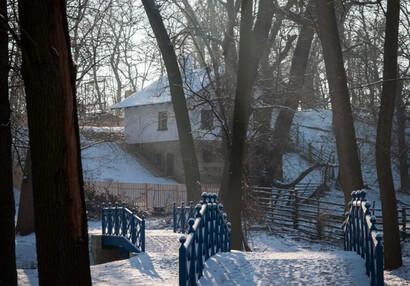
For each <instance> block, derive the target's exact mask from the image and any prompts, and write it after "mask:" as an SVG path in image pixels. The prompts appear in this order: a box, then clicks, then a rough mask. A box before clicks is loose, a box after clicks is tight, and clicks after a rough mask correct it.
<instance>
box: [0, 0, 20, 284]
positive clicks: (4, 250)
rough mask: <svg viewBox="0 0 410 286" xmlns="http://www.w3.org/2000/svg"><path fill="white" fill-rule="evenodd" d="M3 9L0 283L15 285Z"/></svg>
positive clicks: (1, 5)
mask: <svg viewBox="0 0 410 286" xmlns="http://www.w3.org/2000/svg"><path fill="white" fill-rule="evenodd" d="M6 11H7V1H6V0H1V2H0V14H1V15H2V17H4V18H3V19H1V20H0V186H1V187H0V225H1V228H2V229H1V231H0V253H1V255H0V285H17V272H16V256H15V236H14V215H15V205H14V194H13V171H12V156H11V154H12V153H11V122H10V103H9V92H8V90H9V87H8V74H9V59H8V44H9V43H8V34H7V13H6Z"/></svg>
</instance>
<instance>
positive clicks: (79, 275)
mask: <svg viewBox="0 0 410 286" xmlns="http://www.w3.org/2000/svg"><path fill="white" fill-rule="evenodd" d="M19 17H20V25H21V43H22V50H23V67H22V74H23V79H24V83H25V90H26V99H27V112H28V122H29V132H30V151H31V161H32V175H33V198H34V216H35V228H36V246H37V260H38V276H39V284H40V285H91V275H90V263H89V256H88V233H87V218H86V210H85V202H84V186H83V177H82V167H81V157H80V155H81V154H80V144H79V130H78V121H77V107H76V94H75V70H74V67H73V62H72V59H71V52H70V41H69V36H68V28H67V15H66V7H65V1H63V0H47V1H44V0H43V1H39V0H21V1H19Z"/></svg>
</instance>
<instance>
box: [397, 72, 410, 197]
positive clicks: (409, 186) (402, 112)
mask: <svg viewBox="0 0 410 286" xmlns="http://www.w3.org/2000/svg"><path fill="white" fill-rule="evenodd" d="M403 84H404V82H403V81H402V80H401V81H399V82H397V92H396V94H397V95H396V116H397V141H398V151H399V154H398V155H399V172H400V189H401V191H402V192H406V193H409V192H410V178H409V164H408V161H407V158H408V154H409V153H408V152H409V150H408V148H407V145H406V121H407V119H406V105H405V103H404V101H403Z"/></svg>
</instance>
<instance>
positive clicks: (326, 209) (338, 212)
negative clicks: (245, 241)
mask: <svg viewBox="0 0 410 286" xmlns="http://www.w3.org/2000/svg"><path fill="white" fill-rule="evenodd" d="M251 196H252V199H253V200H254V201H255V202H256V203H257V204H258V205H259V210H260V211H261V214H262V216H261V217H260V218H261V221H262V223H264V224H266V225H268V226H269V227H271V228H281V229H295V230H297V231H298V232H299V233H302V234H304V235H305V237H307V238H314V239H324V240H329V241H333V242H337V243H341V242H342V241H343V234H342V231H341V226H342V223H343V220H344V205H343V204H338V203H333V202H325V201H321V200H320V199H319V198H314V197H308V196H303V195H301V192H300V191H299V190H297V189H296V190H288V189H286V190H285V189H275V188H262V187H252V188H251Z"/></svg>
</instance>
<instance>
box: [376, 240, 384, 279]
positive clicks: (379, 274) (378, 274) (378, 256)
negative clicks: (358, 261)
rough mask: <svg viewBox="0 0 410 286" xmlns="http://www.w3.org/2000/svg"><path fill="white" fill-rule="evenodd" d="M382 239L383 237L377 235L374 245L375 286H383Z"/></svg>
mask: <svg viewBox="0 0 410 286" xmlns="http://www.w3.org/2000/svg"><path fill="white" fill-rule="evenodd" d="M382 239H383V236H382V235H381V234H380V233H378V234H377V235H376V240H377V245H376V283H377V286H379V285H384V277H383V246H382Z"/></svg>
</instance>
